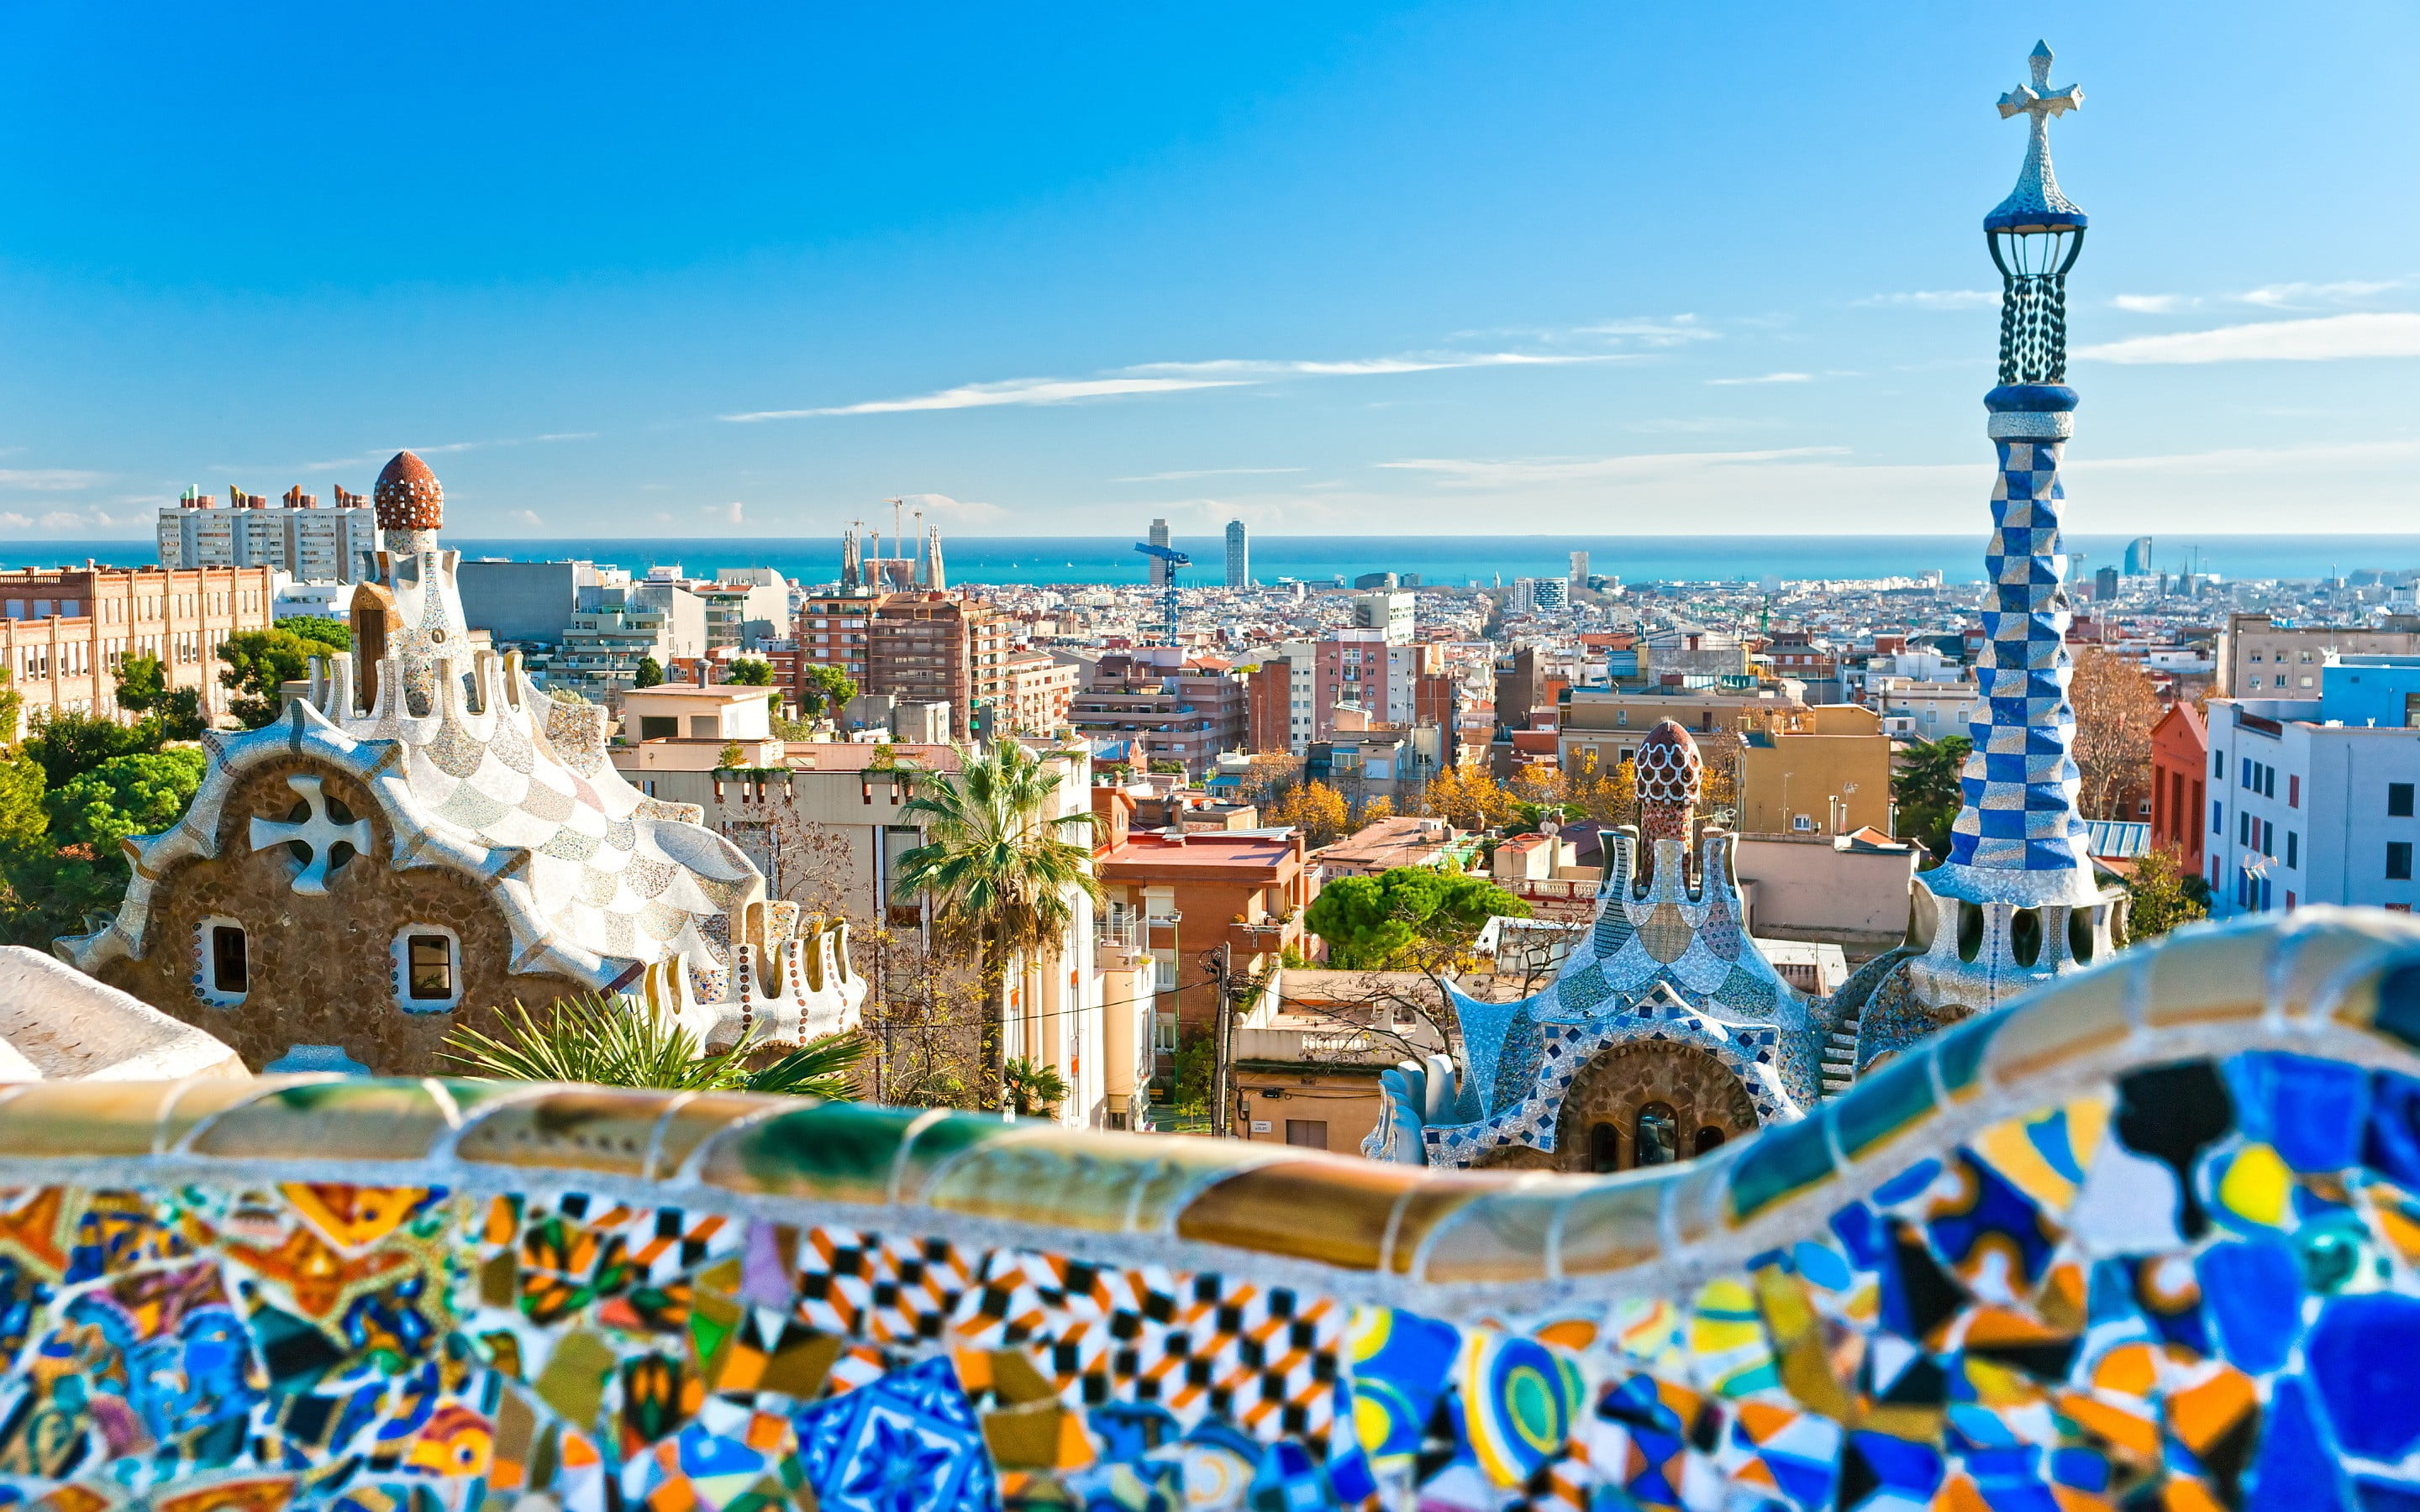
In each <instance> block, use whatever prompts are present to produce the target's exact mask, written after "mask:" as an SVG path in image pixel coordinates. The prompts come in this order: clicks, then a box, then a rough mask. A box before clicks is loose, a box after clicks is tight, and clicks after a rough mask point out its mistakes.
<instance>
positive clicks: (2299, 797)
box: [2286, 777, 2303, 809]
mask: <svg viewBox="0 0 2420 1512" xmlns="http://www.w3.org/2000/svg"><path fill="white" fill-rule="evenodd" d="M2302 806H2303V779H2301V778H2300V777H2289V778H2288V779H2286V807H2287V808H2288V809H2299V808H2301V807H2302Z"/></svg>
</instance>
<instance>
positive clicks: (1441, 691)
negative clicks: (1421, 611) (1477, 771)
mask: <svg viewBox="0 0 2420 1512" xmlns="http://www.w3.org/2000/svg"><path fill="white" fill-rule="evenodd" d="M1367 596H1368V597H1369V598H1371V599H1373V600H1380V599H1387V598H1393V597H1400V598H1404V599H1409V598H1410V597H1411V595H1410V594H1370V595H1367ZM1373 617H1375V616H1374V615H1373ZM1408 627H1409V626H1408V622H1406V623H1405V625H1404V629H1406V630H1408ZM1393 633H1394V631H1392V630H1390V629H1389V628H1388V627H1387V626H1386V625H1373V626H1369V627H1362V626H1355V627H1352V628H1347V629H1340V630H1338V631H1337V632H1336V633H1335V635H1334V637H1333V638H1331V639H1328V640H1288V641H1285V642H1283V643H1281V644H1280V645H1276V646H1272V647H1270V648H1269V649H1268V650H1267V651H1266V652H1264V653H1263V654H1262V656H1261V658H1260V671H1258V672H1256V673H1254V674H1252V676H1253V677H1254V678H1255V679H1257V691H1256V692H1254V693H1253V694H1252V695H1250V698H1249V702H1250V706H1251V707H1252V708H1256V709H1258V710H1259V711H1260V715H1259V720H1258V722H1257V723H1252V722H1250V720H1249V717H1248V728H1247V732H1246V733H1247V736H1248V738H1249V739H1250V740H1251V742H1252V747H1253V748H1254V749H1256V750H1289V751H1292V752H1293V753H1294V754H1295V755H1297V756H1300V755H1303V754H1304V753H1305V752H1307V751H1308V750H1309V748H1310V747H1311V744H1312V742H1314V741H1320V740H1326V739H1328V738H1329V737H1331V736H1333V735H1334V734H1336V733H1337V732H1338V731H1339V730H1340V729H1342V728H1348V727H1349V728H1353V729H1365V728H1367V727H1368V726H1371V725H1400V726H1403V727H1404V728H1406V729H1408V728H1410V727H1411V726H1413V725H1415V724H1418V723H1419V721H1420V719H1421V717H1422V711H1423V710H1424V709H1425V710H1426V711H1427V714H1428V717H1430V718H1431V719H1432V720H1435V722H1438V723H1440V724H1442V723H1445V722H1447V720H1450V717H1451V707H1452V697H1453V695H1452V690H1451V687H1450V679H1449V678H1447V677H1446V675H1445V662H1444V656H1443V649H1442V648H1441V647H1439V646H1436V645H1434V644H1427V643H1422V644H1404V643H1403V642H1401V641H1398V640H1390V639H1389V637H1390V636H1391V635H1392V634H1393ZM1280 684H1282V685H1283V687H1282V691H1280ZM1280 705H1282V714H1283V719H1284V723H1283V725H1282V726H1281V727H1280V726H1279V725H1278V724H1277V719H1278V716H1279V711H1280ZM1340 708H1344V709H1349V710H1351V711H1354V713H1353V714H1352V715H1350V716H1348V717H1346V718H1345V719H1344V720H1342V723H1341V724H1340V721H1339V719H1338V717H1337V711H1338V710H1339V709H1340ZM1440 708H1443V709H1444V710H1445V711H1446V716H1445V718H1443V719H1440V718H1438V716H1437V711H1438V710H1439V709H1440ZM1280 730H1281V731H1282V739H1280Z"/></svg>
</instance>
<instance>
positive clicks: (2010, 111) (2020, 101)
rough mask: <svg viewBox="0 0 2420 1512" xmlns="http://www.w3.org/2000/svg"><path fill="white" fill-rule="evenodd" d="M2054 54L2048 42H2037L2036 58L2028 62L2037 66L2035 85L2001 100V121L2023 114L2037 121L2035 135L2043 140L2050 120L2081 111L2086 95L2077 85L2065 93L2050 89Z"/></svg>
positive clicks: (2067, 88) (2010, 91) (2035, 69)
mask: <svg viewBox="0 0 2420 1512" xmlns="http://www.w3.org/2000/svg"><path fill="white" fill-rule="evenodd" d="M2051 56H2052V54H2051V50H2050V44H2049V43H2048V42H2036V43H2035V44H2034V51H2033V55H2032V56H2031V57H2029V58H2027V59H2026V60H2025V61H2027V62H2028V63H2031V64H2032V65H2033V66H2034V82H2033V83H2031V84H2029V85H2025V84H2021V85H2017V86H2016V87H2015V88H2014V89H2011V90H2009V92H2008V93H2007V94H2005V95H2002V96H2001V97H2000V119H2002V120H2007V119H2008V118H2009V116H2015V115H2019V114H2023V115H2027V116H2032V117H2033V118H2034V134H2035V135H2036V136H2041V135H2045V134H2047V132H2048V131H2049V130H2050V118H2051V117H2052V116H2059V115H2064V114H2065V113H2067V112H2068V111H2071V110H2077V109H2080V108H2082V106H2083V104H2084V91H2083V90H2082V89H2080V88H2078V87H2077V86H2076V85H2068V86H2067V87H2066V88H2064V89H2053V88H2052V87H2051V86H2050V60H2051Z"/></svg>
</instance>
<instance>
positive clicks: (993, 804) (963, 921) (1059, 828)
mask: <svg viewBox="0 0 2420 1512" xmlns="http://www.w3.org/2000/svg"><path fill="white" fill-rule="evenodd" d="M1062 780H1063V773H1062V772H1061V770H1060V769H1059V768H1058V767H1056V766H1053V765H1052V764H1050V763H1049V762H1048V761H1047V759H1046V758H1044V757H1043V756H1041V755H1038V754H1036V753H1035V752H1033V751H1032V750H1029V749H1028V748H1026V747H1024V746H1023V745H1020V744H1018V743H1017V742H1016V741H1013V740H996V741H994V742H992V744H991V746H990V747H989V748H988V749H986V750H985V752H984V754H982V755H981V756H979V757H976V758H975V759H974V760H972V761H970V762H969V763H967V764H966V766H965V767H964V768H963V769H962V770H960V771H958V772H956V773H954V774H953V773H936V774H935V775H933V776H932V777H930V778H928V779H925V782H924V784H923V788H922V790H921V791H919V792H918V794H917V795H916V796H914V797H913V798H910V799H908V800H907V803H905V804H903V805H902V806H901V807H900V812H901V813H903V814H910V815H914V816H916V817H919V818H922V819H923V820H925V821H926V825H925V831H924V833H925V841H924V843H923V844H922V845H919V846H917V847H916V848H915V849H914V850H911V851H907V852H906V853H904V854H903V855H901V856H900V857H899V862H898V872H897V879H896V881H895V882H894V884H893V886H892V891H893V894H894V895H895V896H896V897H897V898H898V899H899V901H900V902H902V903H909V902H913V901H914V900H915V899H917V898H918V897H920V896H923V897H930V898H931V899H932V900H933V902H934V904H935V906H936V912H937V913H938V915H939V918H940V920H941V923H942V924H943V926H944V927H945V928H950V929H954V930H955V931H957V932H959V933H962V934H967V935H971V936H973V937H974V938H975V939H977V940H978V941H979V942H980V943H981V946H982V949H983V971H984V984H985V988H986V989H987V990H986V992H985V1022H984V1030H983V1033H984V1041H983V1076H984V1083H985V1092H984V1095H985V1098H986V1099H987V1100H988V1099H992V1098H997V1097H998V1096H999V1095H1000V1091H1001V1026H1002V1024H1003V1022H1004V1020H1005V1019H1006V1016H1007V999H1008V970H1009V965H1010V963H1012V962H1014V961H1015V960H1016V959H1017V958H1018V957H1020V956H1026V955H1037V954H1048V955H1056V954H1057V953H1058V952H1059V949H1060V948H1061V946H1062V944H1063V942H1064V941H1065V939H1066V937H1067V933H1068V932H1069V931H1070V930H1072V929H1074V928H1075V925H1076V902H1075V900H1076V896H1077V894H1078V893H1081V894H1083V895H1084V896H1085V897H1088V898H1090V899H1092V900H1093V901H1094V903H1100V902H1101V901H1102V897H1103V894H1102V892H1101V885H1100V883H1099V882H1098V881H1096V880H1094V876H1093V872H1092V866H1091V862H1092V858H1093V850H1092V846H1091V844H1090V843H1089V842H1090V841H1091V840H1092V838H1093V834H1094V829H1095V827H1096V825H1097V823H1098V821H1096V820H1095V819H1094V817H1093V814H1092V812H1091V810H1078V811H1077V812H1075V813H1061V812H1060V811H1059V805H1060V799H1059V786H1060V783H1061V781H1062ZM1070 833H1080V835H1081V838H1082V840H1083V841H1085V843H1078V841H1075V840H1071V839H1068V838H1066V837H1067V836H1068V835H1069V834H1070Z"/></svg>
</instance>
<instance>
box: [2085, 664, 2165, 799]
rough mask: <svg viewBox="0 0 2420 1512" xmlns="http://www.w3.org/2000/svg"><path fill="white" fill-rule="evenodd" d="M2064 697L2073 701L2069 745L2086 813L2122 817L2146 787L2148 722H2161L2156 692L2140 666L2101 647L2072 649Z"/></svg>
mask: <svg viewBox="0 0 2420 1512" xmlns="http://www.w3.org/2000/svg"><path fill="white" fill-rule="evenodd" d="M2067 696H2068V702H2071V703H2072V704H2073V705H2075V744H2074V745H2073V746H2072V747H2071V752H2072V754H2073V755H2074V757H2075V765H2076V769H2077V770H2078V771H2079V772H2080V773H2082V774H2083V778H2084V789H2083V792H2082V793H2081V794H2080V795H2078V802H2079V804H2080V806H2081V807H2082V809H2083V810H2084V816H2085V817H2086V818H2087V819H2123V818H2126V817H2127V814H2126V812H2125V811H2124V810H2126V809H2127V808H2128V807H2130V800H2138V799H2139V797H2140V795H2142V794H2143V793H2145V792H2147V791H2149V787H2150V779H2151V726H2152V725H2154V724H2156V723H2158V722H2159V718H2160V696H2159V694H2158V693H2157V692H2156V691H2155V690H2154V689H2153V688H2152V687H2151V680H2150V679H2149V677H2146V676H2144V675H2143V670H2142V669H2141V668H2139V667H2137V666H2135V665H2134V664H2133V662H2131V661H2128V660H2127V659H2126V658H2124V657H2123V656H2115V655H2113V654H2111V653H2110V652H2107V651H2104V650H2102V648H2101V647H2099V646H2084V647H2081V648H2079V649H2078V651H2077V652H2076V656H2075V677H2074V680H2073V681H2072V682H2071V683H2070V684H2069V685H2068V694H2067Z"/></svg>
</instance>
